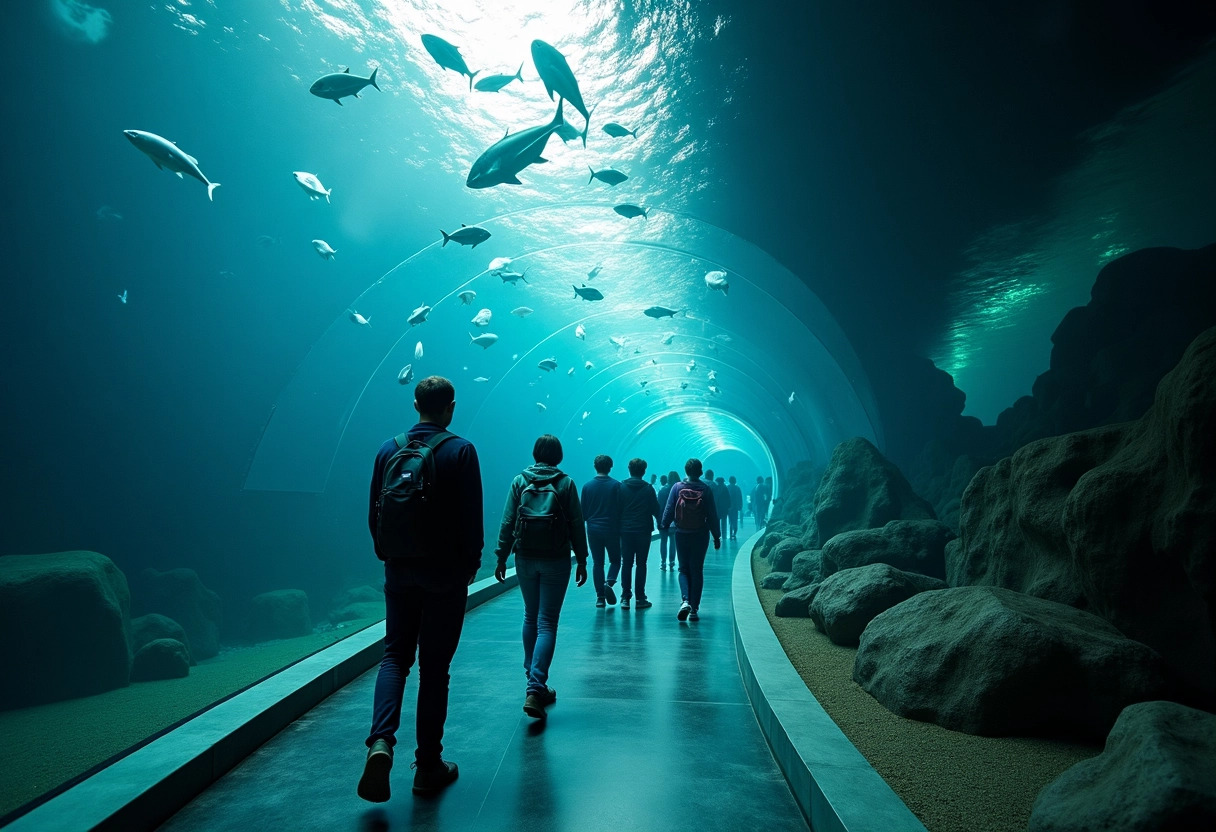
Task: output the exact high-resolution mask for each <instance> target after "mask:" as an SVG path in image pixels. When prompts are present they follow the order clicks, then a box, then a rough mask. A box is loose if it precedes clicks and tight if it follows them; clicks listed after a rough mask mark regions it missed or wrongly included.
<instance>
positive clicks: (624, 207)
mask: <svg viewBox="0 0 1216 832" xmlns="http://www.w3.org/2000/svg"><path fill="white" fill-rule="evenodd" d="M612 210H613V211H616V212H617V213H618V214H620V215H621V216H622V217H624V218H625V219H629V220H631V219H633V218H634V217H641V218H642V219H646V215H647V214H648V213H649V211H647V210H646V209H645V208H639V207H638V206H637V205H634V204H633V203H630V202H626V203H623V204H621V205H617V206H615V207H614V208H613V209H612Z"/></svg>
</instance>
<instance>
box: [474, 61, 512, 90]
mask: <svg viewBox="0 0 1216 832" xmlns="http://www.w3.org/2000/svg"><path fill="white" fill-rule="evenodd" d="M523 73H524V65H523V64H520V65H519V69H517V70H516V71H515V74H514V75H487V76H486V77H485V78H482V79H481V80H480V81H478V82H477V83H476V84H474V85H473V89H475V90H477V91H478V92H498V91H499V90H501V89H502V88H503V87H505V86H506V85H507V84H509V83H511V82H512V81H519V82H520V83H521V84H522V83H523V80H524V74H523Z"/></svg>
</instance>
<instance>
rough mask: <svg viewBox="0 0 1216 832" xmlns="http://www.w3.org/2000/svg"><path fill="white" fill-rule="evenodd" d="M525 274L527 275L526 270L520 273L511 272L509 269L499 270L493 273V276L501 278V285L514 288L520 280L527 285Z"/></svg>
mask: <svg viewBox="0 0 1216 832" xmlns="http://www.w3.org/2000/svg"><path fill="white" fill-rule="evenodd" d="M527 273H528V270H527V269H524V270H523V271H522V272H513V271H511V270H509V269H499V270H498V271H496V272H495V274H497V275H498V276H499V277H501V278H502V282H503V283H510V284H511V285H512V286H514V285H515V284H516V283H518V282H519V281H521V280H522V281H523V282H524V283H527V282H528V278H526V277H524V275H526V274H527ZM529 285H530V284H529Z"/></svg>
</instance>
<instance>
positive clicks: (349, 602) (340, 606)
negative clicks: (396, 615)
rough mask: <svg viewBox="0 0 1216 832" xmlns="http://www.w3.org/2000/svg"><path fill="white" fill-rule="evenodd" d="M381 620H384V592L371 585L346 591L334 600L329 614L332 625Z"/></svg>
mask: <svg viewBox="0 0 1216 832" xmlns="http://www.w3.org/2000/svg"><path fill="white" fill-rule="evenodd" d="M379 618H384V590H383V589H382V588H378V587H374V586H371V585H364V586H356V587H351V588H350V589H347V590H344V591H343V592H341V593H340V594H339V595H338V596H337V597H336V598H334V600H333V603H332V604H331V609H330V613H329V621H330V623H331V624H341V623H342V622H343V621H354V620H356V619H379Z"/></svg>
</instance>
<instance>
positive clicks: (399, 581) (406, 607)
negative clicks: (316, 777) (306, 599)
mask: <svg viewBox="0 0 1216 832" xmlns="http://www.w3.org/2000/svg"><path fill="white" fill-rule="evenodd" d="M455 408H456V392H455V390H454V389H453V387H452V383H451V382H450V381H448V380H447V379H446V378H442V377H440V376H430V377H429V378H424V379H423V380H422V381H420V382H418V384H417V386H416V387H415V388H414V409H415V410H417V411H418V424H416V425H414V426H413V427H412V428H410V429H409V431H407V432H406V433H403V434H401V435H400V436H397V437H395V438H393V439H390V440H388V441H387V442H385V443H384V444H383V445H381V446H380V450H379V452H378V453H377V454H376V464H375V467H374V469H373V471H372V483H371V507H370V510H369V514H368V524H369V526H370V527H371V533H372V540H373V541H374V544H375V550H376V556H377V557H379V558H380V559H381V560H383V561H384V601H385V621H384V658H383V660H382V661H381V662H380V673H379V675H378V676H377V677H376V691H375V706H374V710H373V714H372V729H371V733H370V735H369V736H368V738H367V742H366V745H367V747H368V752H367V761H366V763H365V764H364V769H363V776H362V777H361V778H360V780H359V786H358V794H359V796H360V797H362V798H363V799H364V800H370V801H372V802H374V803H383V802H384V801H386V800H388V799H389V772H390V770H391V769H392V766H393V748H394V746H395V745H396V744H397V729H398V727H399V725H400V722H401V698H402V696H403V694H404V692H405V679H406V677H407V676H408V675H409V672H410V668H411V667H412V666H413V664H414V657H415V653H416V654H417V658H418V709H417V716H416V727H415V732H416V734H417V741H418V747H417V749H416V750H415V751H414V768H415V772H414V793H415V794H433V793H435V792H438V791H440V790H441V789H443V788H444V787H445V786H447V785H449V784H450V783H451V782H452V781H453V780H455V779H456V777H457V767H456V764H455V763H452V762H448V761H446V760H444V759H443V758H442V756H441V754H442V752H443V742H442V740H443V725H444V722H445V721H446V720H447V713H448V682H449V675H448V671H449V669H450V668H451V664H452V656H453V655H454V654H455V652H456V645H457V643H458V642H459V641H460V631H461V629H462V628H463V627H464V609H465V602H466V601H467V599H468V586H469V584H471V583H473V580H474V578H476V576H477V570H478V568H479V567H480V566H481V550H482V546H483V544H484V539H483V531H484V530H483V527H482V516H483V514H482V503H481V466H480V463H479V462H478V459H477V451H476V449H474V447H473V445H472V443H470V442H469V441H468V440H465V439H461V438H460V437H458V436H456V435H455V434H453V433H450V432H448V429H447V428H448V426H449V425H450V424H451V423H452V413H453V411H454V410H455Z"/></svg>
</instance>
